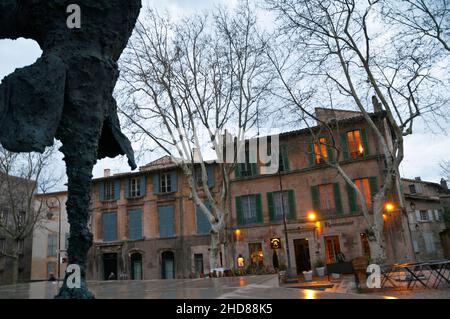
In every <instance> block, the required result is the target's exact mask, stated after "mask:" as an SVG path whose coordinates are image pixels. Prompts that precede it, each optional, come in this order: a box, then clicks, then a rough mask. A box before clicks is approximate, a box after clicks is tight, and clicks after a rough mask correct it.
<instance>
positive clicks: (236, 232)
mask: <svg viewBox="0 0 450 319" xmlns="http://www.w3.org/2000/svg"><path fill="white" fill-rule="evenodd" d="M234 234H235V235H236V237H239V236H241V230H240V229H236V230H235V231H234Z"/></svg>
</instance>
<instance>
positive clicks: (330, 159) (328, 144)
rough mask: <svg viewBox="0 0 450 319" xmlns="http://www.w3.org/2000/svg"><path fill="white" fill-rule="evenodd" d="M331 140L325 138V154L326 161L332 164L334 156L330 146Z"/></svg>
mask: <svg viewBox="0 0 450 319" xmlns="http://www.w3.org/2000/svg"><path fill="white" fill-rule="evenodd" d="M330 141H331V138H327V153H328V160H329V161H330V162H331V163H333V162H334V154H333V147H332V146H331V144H330Z"/></svg>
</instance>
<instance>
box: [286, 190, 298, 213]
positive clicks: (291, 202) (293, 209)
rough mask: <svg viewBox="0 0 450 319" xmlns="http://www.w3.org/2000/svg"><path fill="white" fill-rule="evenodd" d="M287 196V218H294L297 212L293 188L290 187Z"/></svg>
mask: <svg viewBox="0 0 450 319" xmlns="http://www.w3.org/2000/svg"><path fill="white" fill-rule="evenodd" d="M288 197H289V215H288V218H289V219H296V218H297V214H296V205H295V193H294V190H292V189H291V190H289V191H288Z"/></svg>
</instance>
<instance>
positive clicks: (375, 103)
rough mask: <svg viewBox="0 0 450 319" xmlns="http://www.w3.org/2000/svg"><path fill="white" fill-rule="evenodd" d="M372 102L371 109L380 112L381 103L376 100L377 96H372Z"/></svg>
mask: <svg viewBox="0 0 450 319" xmlns="http://www.w3.org/2000/svg"><path fill="white" fill-rule="evenodd" d="M372 104H373V111H374V112H375V113H376V112H381V111H382V110H383V109H382V107H381V103H380V102H379V101H378V99H377V97H376V96H375V95H373V96H372Z"/></svg>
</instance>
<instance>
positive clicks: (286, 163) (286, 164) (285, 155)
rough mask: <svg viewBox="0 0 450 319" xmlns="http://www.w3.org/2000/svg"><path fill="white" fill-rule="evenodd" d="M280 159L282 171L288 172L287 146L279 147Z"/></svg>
mask: <svg viewBox="0 0 450 319" xmlns="http://www.w3.org/2000/svg"><path fill="white" fill-rule="evenodd" d="M280 151H281V157H282V158H283V163H284V170H285V171H289V170H290V166H289V154H288V146H287V145H286V144H284V145H281V150H280Z"/></svg>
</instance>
